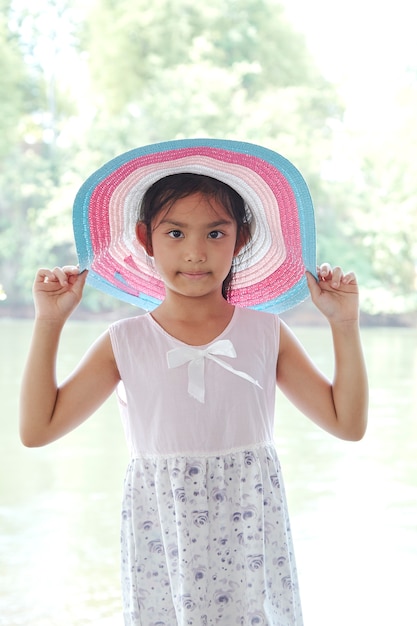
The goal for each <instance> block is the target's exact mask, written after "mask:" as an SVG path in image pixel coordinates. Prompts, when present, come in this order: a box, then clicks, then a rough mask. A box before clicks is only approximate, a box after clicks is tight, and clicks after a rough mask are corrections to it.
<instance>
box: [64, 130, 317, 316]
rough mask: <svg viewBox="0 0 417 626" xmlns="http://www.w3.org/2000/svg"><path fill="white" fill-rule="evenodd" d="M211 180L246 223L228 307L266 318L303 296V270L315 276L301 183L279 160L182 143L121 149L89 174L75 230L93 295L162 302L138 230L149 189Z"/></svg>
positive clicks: (264, 153) (273, 155) (235, 146)
mask: <svg viewBox="0 0 417 626" xmlns="http://www.w3.org/2000/svg"><path fill="white" fill-rule="evenodd" d="M181 172H189V173H194V174H203V175H206V176H211V177H212V178H216V179H218V180H220V181H223V182H224V183H227V184H228V185H229V186H230V187H232V188H233V189H235V191H237V192H238V193H239V194H240V195H241V196H242V198H243V200H244V202H245V204H246V206H247V207H248V209H249V212H250V214H251V215H252V218H253V223H252V225H251V240H250V242H249V243H248V244H247V245H246V246H245V247H244V248H243V249H242V250H241V252H240V253H239V262H238V263H237V264H236V267H235V268H234V278H233V282H232V284H231V290H230V293H229V301H230V302H231V303H232V304H235V305H237V306H243V307H250V308H254V309H261V310H265V311H269V312H272V313H281V312H283V311H285V310H287V309H290V308H292V307H294V306H295V305H297V304H299V303H300V302H302V301H303V300H305V299H306V298H307V297H308V295H309V291H308V287H307V281H306V278H305V271H306V270H309V271H310V272H312V273H313V274H315V273H316V236H315V222H314V211H313V204H312V201H311V197H310V193H309V190H308V187H307V184H306V182H305V181H304V179H303V177H302V175H301V174H300V172H299V171H298V170H297V168H296V167H294V165H292V163H290V162H289V161H288V160H287V159H286V158H284V157H283V156H281V155H280V154H278V153H277V152H274V151H272V150H269V149H267V148H264V147H262V146H258V145H255V144H251V143H245V142H240V141H230V140H222V139H185V140H175V141H168V142H163V143H157V144H152V145H148V146H143V147H141V148H137V149H135V150H130V151H129V152H125V153H124V154H121V155H120V156H118V157H116V158H114V159H112V160H111V161H109V162H108V163H106V164H105V165H103V166H102V167H100V169H98V170H97V171H96V172H94V173H93V174H92V175H91V176H90V177H89V178H88V179H87V180H86V181H85V183H84V184H83V185H82V187H81V189H80V190H79V192H78V194H77V196H76V198H75V202H74V210H73V227H74V235H75V243H76V249H77V254H78V261H79V266H80V270H83V269H88V270H89V275H88V279H87V282H88V283H89V284H90V285H92V286H94V287H96V288H97V289H99V290H101V291H103V292H105V293H108V294H111V295H112V296H115V297H116V298H119V299H120V300H123V301H126V302H130V303H132V304H135V305H137V306H139V307H141V308H143V309H145V310H152V309H154V308H155V307H156V306H157V305H158V304H160V302H161V301H162V300H163V298H164V294H165V289H164V284H163V282H162V280H161V278H160V277H159V275H158V273H157V271H156V269H155V268H154V266H153V263H152V260H150V259H149V257H148V256H147V254H146V252H145V251H144V249H143V247H142V246H141V245H140V243H139V242H138V241H137V238H136V233H135V227H136V223H137V220H138V216H139V207H140V204H141V201H142V198H143V196H144V194H145V192H146V190H147V189H148V188H149V187H150V186H151V185H152V184H153V183H155V182H156V181H157V180H159V179H161V178H163V177H165V176H168V175H170V174H177V173H181Z"/></svg>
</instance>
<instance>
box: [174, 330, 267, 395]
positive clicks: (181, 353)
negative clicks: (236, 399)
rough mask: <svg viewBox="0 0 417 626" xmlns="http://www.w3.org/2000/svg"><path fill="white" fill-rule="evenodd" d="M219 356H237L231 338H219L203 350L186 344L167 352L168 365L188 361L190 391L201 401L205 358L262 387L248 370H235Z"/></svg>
mask: <svg viewBox="0 0 417 626" xmlns="http://www.w3.org/2000/svg"><path fill="white" fill-rule="evenodd" d="M216 355H219V356H228V357H231V358H232V359H235V358H236V351H235V348H234V346H233V344H232V342H231V341H230V340H229V339H219V340H218V341H215V342H214V343H212V344H211V345H210V346H209V347H208V348H205V349H204V350H202V349H201V348H195V347H194V346H184V347H182V348H174V349H173V350H169V352H167V359H168V367H169V368H173V367H179V366H180V365H184V364H185V363H188V393H189V394H190V396H192V397H193V398H196V400H198V401H199V402H202V403H203V402H204V396H205V384H204V362H205V359H211V360H212V361H215V363H217V364H218V365H220V366H221V367H223V368H224V369H226V370H228V371H229V372H232V373H233V374H236V376H240V377H241V378H244V379H245V380H248V381H249V382H251V383H253V384H254V385H257V386H258V387H260V388H261V389H262V387H261V385H260V384H259V383H258V381H257V380H255V379H254V378H252V376H249V374H246V372H240V371H239V370H235V369H234V368H233V367H232V366H231V365H229V364H228V363H225V362H224V361H222V360H221V359H219V358H217V356H216Z"/></svg>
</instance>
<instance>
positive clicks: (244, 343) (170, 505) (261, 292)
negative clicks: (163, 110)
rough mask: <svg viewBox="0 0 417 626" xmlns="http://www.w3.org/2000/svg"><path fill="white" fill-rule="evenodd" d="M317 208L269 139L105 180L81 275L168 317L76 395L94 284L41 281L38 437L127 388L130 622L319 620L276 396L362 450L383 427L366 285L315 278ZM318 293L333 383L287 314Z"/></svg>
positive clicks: (33, 373)
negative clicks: (371, 409) (372, 382)
mask: <svg viewBox="0 0 417 626" xmlns="http://www.w3.org/2000/svg"><path fill="white" fill-rule="evenodd" d="M278 183H279V184H278ZM135 206H139V212H138V210H137V209H136V210H133V211H132V207H135ZM310 214H311V205H310V200H309V196H308V193H307V192H306V188H305V183H304V181H303V179H302V178H301V175H300V174H299V173H298V172H297V170H295V168H293V166H292V165H291V164H289V163H288V161H285V159H283V158H282V157H280V156H279V155H276V154H275V153H272V152H270V151H267V150H265V149H263V148H260V147H258V146H252V145H250V144H237V143H236V142H229V141H223V142H220V141H215V140H192V141H191V142H190V141H188V142H187V141H182V142H181V141H179V142H173V143H170V144H158V145H156V146H150V147H149V146H148V147H145V148H141V149H139V150H137V151H132V152H130V153H127V154H126V155H122V156H121V157H118V158H117V159H115V160H113V161H111V162H110V163H109V164H106V165H105V166H103V168H101V169H100V170H99V171H98V172H97V173H95V174H94V175H93V176H92V177H90V179H89V180H88V181H87V182H86V184H85V185H84V186H83V188H82V189H81V190H80V192H79V195H78V197H77V199H76V203H75V209H74V228H75V235H76V240H77V246H78V252H79V258H80V263H81V264H87V265H88V267H89V279H90V280H91V281H92V282H93V284H96V285H98V286H99V287H101V288H103V289H104V290H105V291H110V292H111V293H114V294H115V295H119V296H120V297H122V298H124V299H128V300H132V301H136V302H139V303H140V304H141V305H142V306H143V305H144V304H147V305H148V308H153V310H152V312H148V313H146V314H144V315H139V316H136V317H132V318H129V319H125V320H122V321H119V322H116V323H115V324H112V325H111V326H110V328H109V330H108V331H107V332H105V333H104V334H103V335H102V336H101V337H100V338H99V339H98V340H97V341H96V342H95V343H94V344H93V346H92V347H91V348H90V350H89V351H88V352H87V354H86V355H85V357H84V358H83V359H82V360H81V362H80V364H79V366H78V367H77V368H76V369H75V371H74V372H73V373H72V374H71V375H70V376H69V377H68V378H67V379H66V380H65V381H64V382H63V383H61V384H60V385H59V386H58V385H57V382H56V380H55V361H56V357H57V351H58V343H59V337H60V334H61V331H62V328H63V326H64V324H65V322H66V320H67V319H68V317H69V315H70V314H71V313H72V311H73V310H74V309H75V307H76V306H77V305H78V303H79V302H80V300H81V297H82V292H83V287H84V284H85V281H86V277H87V272H83V271H81V270H80V269H79V268H78V267H74V266H65V267H56V268H54V269H53V270H50V269H41V270H39V271H38V273H37V275H36V279H35V283H34V300H35V308H36V316H35V326H34V333H33V340H32V345H31V348H30V352H29V356H28V361H27V366H26V370H25V374H24V378H23V383H22V395H21V438H22V441H23V443H24V444H25V445H27V446H42V445H44V444H47V443H50V442H52V441H54V440H55V439H57V438H59V437H62V436H63V435H65V434H66V433H68V432H69V431H70V430H72V429H73V428H75V427H76V426H78V425H80V424H81V423H82V422H83V421H84V420H86V419H87V418H88V417H89V416H90V415H91V414H92V413H93V412H94V411H95V410H96V409H97V408H98V407H99V406H100V405H101V404H102V403H103V402H104V401H105V400H106V398H108V396H109V395H110V394H111V393H112V392H113V391H115V389H116V388H118V397H119V403H120V408H121V415H122V419H123V424H124V428H125V431H126V437H127V441H128V444H129V447H130V450H131V461H130V464H129V467H128V470H127V474H126V479H125V489H124V501H123V513H122V582H123V606H124V619H125V624H127V625H128V624H129V625H132V626H139V625H144V626H152V625H157V624H158V625H159V626H162V625H166V626H174V625H175V624H180V625H186V624H187V625H188V624H193V625H196V626H197V625H198V626H203V625H209V624H223V625H224V626H233V625H235V624H248V625H255V624H256V625H260V624H268V625H270V626H301V625H302V613H301V606H300V598H299V590H298V584H297V574H296V566H295V560H294V553H293V545H292V539H291V531H290V526H289V520H288V511H287V505H286V500H285V493H284V488H283V482H282V476H281V470H280V465H279V461H278V458H277V453H276V450H275V448H274V444H273V438H274V431H273V428H274V410H275V389H276V385H277V386H278V388H279V389H280V390H281V391H282V392H283V393H284V394H285V395H286V396H288V397H289V398H290V399H291V401H292V402H293V403H294V404H295V405H296V406H297V407H298V408H299V409H300V410H301V411H302V412H303V413H305V414H306V415H307V416H308V417H309V418H311V419H312V420H314V421H315V422H316V423H317V424H318V425H319V426H321V427H322V428H324V429H326V430H327V431H329V432H330V433H332V434H333V435H336V436H337V437H340V438H343V439H347V440H358V439H360V438H361V437H362V436H363V435H364V432H365V428H366V415H367V382H366V374H365V367H364V362H363V357H362V350H361V344H360V337H359V326H358V286H357V281H356V278H355V276H354V274H353V273H351V272H349V273H344V272H343V271H342V269H341V268H340V267H335V268H331V267H330V266H329V265H328V264H323V265H321V266H320V267H319V268H318V269H317V272H318V279H316V278H315V277H314V276H313V275H312V273H311V272H305V269H303V268H304V266H305V265H306V261H305V259H306V258H309V263H310V264H311V256H312V255H313V256H314V250H312V248H314V238H313V236H312V233H311V229H312V223H311V220H310V221H309V217H308V216H309V215H310ZM310 216H311V215H310ZM278 218H279V219H278ZM294 224H295V226H294ZM306 224H307V225H308V228H307V230H308V229H309V230H310V232H309V233H308V232H307V230H306ZM313 226H314V225H313ZM303 229H304V230H303ZM297 246H298V247H297ZM309 255H310V256H309ZM86 259H87V260H86ZM245 259H246V261H245ZM248 259H249V261H248ZM300 267H301V273H300ZM297 268H298V269H297ZM311 270H312V271H314V273H315V271H316V268H315V267H314V268H311ZM306 284H307V285H308V289H307V286H306ZM162 290H163V292H162ZM308 290H309V291H310V293H311V297H312V300H313V302H314V303H315V305H316V306H317V307H318V309H319V310H320V311H321V312H322V314H323V315H324V316H325V317H326V318H327V320H328V322H329V324H330V328H331V332H332V336H333V344H334V353H335V374H334V378H333V381H332V382H330V381H328V380H327V379H326V378H325V377H324V376H323V375H322V374H321V373H320V372H319V371H318V370H317V369H316V368H315V366H314V365H313V363H312V362H311V361H310V359H309V357H308V356H307V355H306V353H305V352H304V351H303V349H302V347H301V346H300V344H299V343H298V342H297V340H296V339H295V338H294V336H293V335H292V333H291V332H290V330H289V329H288V327H287V326H286V325H285V324H284V323H283V322H282V321H280V319H279V317H278V316H277V315H276V314H271V311H272V312H276V311H277V310H283V309H285V308H288V307H289V306H292V305H293V304H294V303H296V302H298V301H300V300H301V299H303V298H304V297H305V295H306V293H308ZM158 302H159V304H158ZM265 303H266V305H265ZM263 306H266V307H267V309H268V310H269V312H265V311H261V310H257V309H260V308H262V307H263ZM248 307H250V308H248Z"/></svg>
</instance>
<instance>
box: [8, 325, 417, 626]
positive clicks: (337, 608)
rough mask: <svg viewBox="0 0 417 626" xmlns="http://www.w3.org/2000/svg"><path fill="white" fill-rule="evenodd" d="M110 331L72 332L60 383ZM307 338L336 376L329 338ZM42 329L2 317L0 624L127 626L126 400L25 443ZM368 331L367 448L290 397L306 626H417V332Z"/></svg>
mask: <svg viewBox="0 0 417 626" xmlns="http://www.w3.org/2000/svg"><path fill="white" fill-rule="evenodd" d="M105 327H106V324H98V323H93V322H78V321H72V322H70V323H68V325H67V327H66V329H65V333H64V337H63V341H62V351H61V358H60V365H59V375H60V376H64V375H65V374H67V373H68V372H69V371H70V369H71V368H72V367H73V365H75V363H76V362H77V360H78V358H79V357H80V355H81V354H82V353H83V352H84V350H85V349H86V348H87V346H88V345H89V344H90V343H91V341H92V340H93V339H94V338H95V337H96V336H97V335H98V334H99V333H100V332H101V331H102V330H103V329H104V328H105ZM294 330H295V332H296V334H297V336H298V337H299V338H300V340H301V342H302V343H303V344H304V345H305V347H306V348H307V350H308V351H309V352H310V354H311V356H312V357H313V358H314V360H315V361H316V362H317V363H318V365H319V366H320V367H321V368H322V369H323V370H324V371H325V372H326V373H327V374H328V375H330V374H331V371H332V359H331V350H330V344H329V341H330V338H329V333H328V331H327V329H326V328H308V329H307V328H304V327H296V328H294ZM30 332H31V322H28V321H19V320H4V319H3V320H0V345H1V348H0V354H1V357H0V392H1V412H0V413H1V439H0V446H1V456H0V463H1V466H0V581H1V582H0V624H1V625H3V626H15V625H16V626H17V625H24V626H84V625H90V626H92V625H94V626H122V619H121V616H120V591H119V509H120V498H121V488H122V480H123V474H124V470H125V467H126V463H127V460H128V457H127V452H126V449H125V444H124V439H123V433H122V428H121V425H120V422H119V416H118V410H117V406H116V402H115V399H114V398H111V399H110V400H109V401H108V402H107V403H106V405H105V406H104V407H102V409H101V410H100V411H98V412H97V413H96V415H95V416H94V417H92V418H91V419H90V420H89V421H88V422H87V423H86V424H84V425H83V426H82V427H80V428H79V429H78V430H77V431H75V432H73V433H71V434H70V435H68V436H67V437H65V438H64V439H62V440H60V441H58V442H56V443H54V444H52V445H50V446H47V447H45V448H41V449H26V448H24V447H23V446H22V445H21V444H20V442H19V439H18V434H17V432H18V431H17V412H18V393H19V382H20V378H21V373H22V367H23V362H24V359H25V355H26V352H27V348H28V343H29V337H30ZM362 334H363V342H364V349H365V354H366V361H367V367H368V372H369V380H370V391H371V395H370V412H369V428H368V432H367V434H366V436H365V438H364V439H363V440H362V441H361V442H359V443H350V442H343V441H339V440H337V439H335V438H333V437H331V436H330V435H328V434H326V433H324V432H322V431H320V430H319V429H318V428H317V427H316V426H314V425H313V424H311V423H310V422H309V421H308V420H306V419H305V418H304V417H302V416H301V415H299V414H298V413H297V412H296V411H295V409H293V408H292V406H291V405H290V404H289V403H288V402H287V401H286V400H285V399H283V398H282V397H280V398H278V400H277V420H276V443H277V448H278V451H279V454H280V458H281V462H282V466H283V471H284V476H285V478H286V488H287V495H288V500H289V506H290V514H291V519H292V528H293V534H294V541H295V549H296V557H297V562H298V570H299V578H300V586H301V593H302V599H303V607H304V618H305V626H353V625H354V626H415V624H417V611H416V609H415V581H416V580H417V329H406V328H365V329H363V331H362ZM225 626H229V625H225Z"/></svg>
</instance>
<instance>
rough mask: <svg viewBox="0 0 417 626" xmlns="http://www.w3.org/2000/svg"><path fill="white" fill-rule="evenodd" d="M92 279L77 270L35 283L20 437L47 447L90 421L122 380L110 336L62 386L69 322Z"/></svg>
mask: <svg viewBox="0 0 417 626" xmlns="http://www.w3.org/2000/svg"><path fill="white" fill-rule="evenodd" d="M85 278H86V275H83V274H79V273H78V269H77V268H74V267H72V266H68V267H64V268H55V269H54V270H53V271H51V270H39V272H38V273H37V276H36V280H35V283H34V289H33V291H34V300H35V311H36V313H35V325H34V331H33V337H32V342H31V346H30V349H29V355H28V358H27V362H26V367H25V370H24V374H23V380H22V386H21V394H20V436H21V439H22V442H23V443H24V445H26V446H31V447H32V446H42V445H45V444H47V443H50V442H51V441H54V440H55V439H58V438H59V437H62V436H63V435H65V434H66V433H68V432H69V431H70V430H72V429H74V428H75V427H76V426H78V425H79V424H81V422H83V421H84V420H85V419H87V418H88V417H89V416H90V415H91V414H92V413H93V412H94V411H95V410H96V409H97V408H98V407H99V406H100V405H101V404H102V403H103V402H104V400H105V399H106V398H107V397H108V396H109V395H110V394H111V392H112V391H113V390H114V388H115V386H116V385H117V383H118V381H119V380H120V377H119V373H118V370H117V367H116V364H115V360H114V356H113V351H112V347H111V342H110V338H109V335H108V333H104V334H103V335H102V336H101V337H100V338H99V339H98V340H97V341H96V342H95V344H93V346H92V347H91V348H90V350H89V351H88V352H87V354H86V355H85V357H84V359H83V360H82V361H81V363H80V364H79V366H78V367H77V368H76V370H75V371H74V372H73V373H72V374H71V376H69V377H68V378H67V379H66V380H65V381H64V382H63V383H62V385H60V386H58V384H57V381H56V373H55V370H56V367H55V366H56V358H57V353H58V345H59V340H60V336H61V331H62V329H63V327H64V324H65V321H66V320H67V319H68V317H69V315H70V314H71V312H72V311H73V310H74V309H75V307H76V306H77V305H78V303H79V301H80V300H81V296H82V291H83V288H84V284H85Z"/></svg>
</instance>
